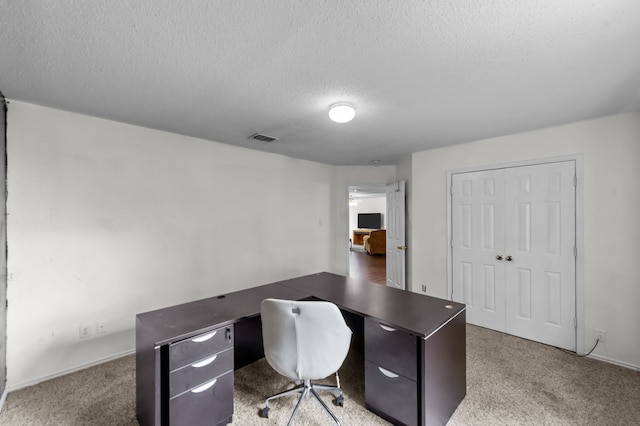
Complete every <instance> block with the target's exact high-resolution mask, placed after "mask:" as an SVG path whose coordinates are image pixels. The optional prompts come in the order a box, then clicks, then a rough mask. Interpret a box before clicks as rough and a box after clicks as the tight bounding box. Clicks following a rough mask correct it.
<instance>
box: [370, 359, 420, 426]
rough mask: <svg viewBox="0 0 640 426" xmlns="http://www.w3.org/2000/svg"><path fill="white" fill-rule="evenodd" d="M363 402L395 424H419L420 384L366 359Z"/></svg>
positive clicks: (409, 425) (411, 425) (412, 425)
mask: <svg viewBox="0 0 640 426" xmlns="http://www.w3.org/2000/svg"><path fill="white" fill-rule="evenodd" d="M364 375H365V385H364V386H365V387H364V401H365V406H366V407H367V408H368V409H369V410H371V411H373V412H374V413H376V414H378V415H380V416H381V417H384V418H385V419H387V420H389V421H391V422H392V423H394V424H398V423H400V424H403V425H408V426H414V425H417V424H418V384H417V383H416V382H415V381H413V380H409V379H407V378H406V377H403V376H401V375H400V374H397V373H394V372H392V371H389V370H386V369H383V368H381V367H380V366H378V365H375V364H373V363H371V362H369V361H365V362H364Z"/></svg>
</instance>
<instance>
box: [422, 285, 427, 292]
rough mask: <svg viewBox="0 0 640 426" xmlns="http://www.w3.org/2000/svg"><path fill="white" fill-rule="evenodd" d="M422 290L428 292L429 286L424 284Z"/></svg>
mask: <svg viewBox="0 0 640 426" xmlns="http://www.w3.org/2000/svg"><path fill="white" fill-rule="evenodd" d="M422 292H423V293H426V292H427V286H426V285H422Z"/></svg>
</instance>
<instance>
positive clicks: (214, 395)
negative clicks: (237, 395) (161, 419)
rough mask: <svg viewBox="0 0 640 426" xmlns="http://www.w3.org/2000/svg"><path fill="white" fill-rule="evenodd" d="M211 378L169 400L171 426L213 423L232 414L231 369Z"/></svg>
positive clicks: (194, 425)
mask: <svg viewBox="0 0 640 426" xmlns="http://www.w3.org/2000/svg"><path fill="white" fill-rule="evenodd" d="M213 380H215V382H214V383H213V384H211V381H210V382H205V383H204V384H203V385H202V388H204V389H199V388H198V387H196V388H194V389H192V390H191V391H189V392H186V393H183V394H182V395H179V396H176V397H175V398H171V399H170V400H169V419H170V424H171V426H183V425H184V426H197V425H215V424H218V423H219V422H220V421H222V420H224V419H227V418H229V417H231V416H232V415H233V371H231V372H229V373H227V374H224V375H222V376H220V377H217V378H215V379H213ZM209 385H211V386H210V387H207V386H209Z"/></svg>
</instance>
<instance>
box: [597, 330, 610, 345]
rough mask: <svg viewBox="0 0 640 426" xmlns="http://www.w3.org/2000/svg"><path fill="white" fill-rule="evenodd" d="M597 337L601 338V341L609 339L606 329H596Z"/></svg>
mask: <svg viewBox="0 0 640 426" xmlns="http://www.w3.org/2000/svg"><path fill="white" fill-rule="evenodd" d="M596 337H597V338H599V339H600V343H604V342H606V341H607V332H606V330H598V329H596Z"/></svg>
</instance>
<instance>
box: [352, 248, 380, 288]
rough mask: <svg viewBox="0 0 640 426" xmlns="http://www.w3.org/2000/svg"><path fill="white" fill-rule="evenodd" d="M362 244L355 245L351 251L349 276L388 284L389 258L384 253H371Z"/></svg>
mask: <svg viewBox="0 0 640 426" xmlns="http://www.w3.org/2000/svg"><path fill="white" fill-rule="evenodd" d="M361 250H362V246H355V245H354V246H353V249H352V250H351V251H350V252H349V276H350V277H353V278H363V279H366V280H368V281H371V282H373V283H376V284H381V285H387V259H386V256H385V255H384V254H376V255H373V256H372V255H370V254H368V253H367V252H365V251H364V250H362V251H361Z"/></svg>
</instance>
